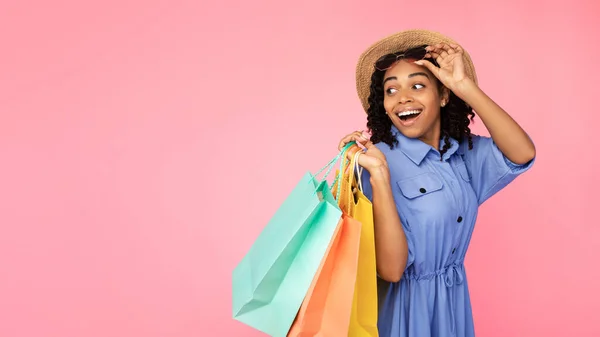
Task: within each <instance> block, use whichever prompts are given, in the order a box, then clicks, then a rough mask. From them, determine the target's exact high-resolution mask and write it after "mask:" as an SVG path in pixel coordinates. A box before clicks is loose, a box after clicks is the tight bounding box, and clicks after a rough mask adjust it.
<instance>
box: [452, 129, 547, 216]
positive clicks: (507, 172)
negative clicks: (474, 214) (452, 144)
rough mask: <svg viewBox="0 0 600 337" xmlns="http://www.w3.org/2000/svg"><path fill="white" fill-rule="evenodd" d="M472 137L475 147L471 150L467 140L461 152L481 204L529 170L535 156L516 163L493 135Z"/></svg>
mask: <svg viewBox="0 0 600 337" xmlns="http://www.w3.org/2000/svg"><path fill="white" fill-rule="evenodd" d="M472 139H473V149H471V150H469V149H468V148H467V146H468V144H467V142H464V143H463V144H462V145H463V147H464V148H463V149H462V151H461V152H462V153H463V159H464V161H465V164H466V167H467V170H468V172H469V176H470V178H471V185H472V186H473V189H474V190H475V193H476V195H477V199H478V200H479V204H480V205H481V204H483V203H484V202H485V201H486V200H487V199H489V198H490V197H491V196H493V195H494V194H496V193H498V192H499V191H500V190H502V189H503V188H504V187H506V186H507V185H508V184H510V183H511V182H512V181H513V180H515V178H517V177H518V176H519V175H521V174H523V173H524V172H526V171H527V170H529V169H530V168H531V167H532V166H533V163H534V162H535V158H534V159H532V160H531V161H529V162H528V163H525V164H523V165H519V164H515V163H513V162H512V161H510V160H509V159H508V158H507V157H506V156H505V155H504V154H503V153H502V151H500V149H499V148H498V146H497V145H496V143H495V142H494V140H493V139H492V138H491V137H484V136H477V135H472Z"/></svg>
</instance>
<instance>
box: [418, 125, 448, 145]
mask: <svg viewBox="0 0 600 337" xmlns="http://www.w3.org/2000/svg"><path fill="white" fill-rule="evenodd" d="M441 130H442V126H441V121H440V120H439V119H438V120H437V122H436V123H435V124H434V126H433V127H432V128H431V129H430V130H429V131H427V132H425V134H424V135H423V136H421V137H419V140H420V141H422V142H424V143H425V144H428V145H430V146H431V147H433V148H434V149H436V150H437V151H439V150H440V149H439V147H440V138H441V133H442V131H441Z"/></svg>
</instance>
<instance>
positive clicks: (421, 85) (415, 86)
mask: <svg viewBox="0 0 600 337" xmlns="http://www.w3.org/2000/svg"><path fill="white" fill-rule="evenodd" d="M413 88H415V89H423V88H425V86H424V85H423V84H419V83H417V84H415V85H413Z"/></svg>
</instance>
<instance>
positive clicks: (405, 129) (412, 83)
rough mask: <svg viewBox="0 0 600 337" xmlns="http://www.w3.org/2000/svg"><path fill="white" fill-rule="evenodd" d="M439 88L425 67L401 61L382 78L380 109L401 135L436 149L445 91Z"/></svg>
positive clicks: (404, 60) (446, 95)
mask: <svg viewBox="0 0 600 337" xmlns="http://www.w3.org/2000/svg"><path fill="white" fill-rule="evenodd" d="M441 92H442V95H440V90H439V88H438V81H437V79H436V78H435V77H434V75H433V74H432V73H431V72H430V71H429V70H428V69H427V68H425V67H423V66H419V65H417V64H414V63H413V61H412V60H406V59H402V60H400V61H398V62H397V63H396V64H394V65H393V66H392V67H390V68H389V69H388V70H387V71H386V72H385V75H384V77H383V97H384V98H383V106H384V108H385V111H386V112H387V114H388V116H389V118H390V119H391V120H392V123H393V124H394V125H395V126H396V128H398V130H399V131H400V132H402V134H404V135H405V136H406V137H409V138H418V139H421V140H422V141H424V142H426V143H428V144H430V145H431V146H433V147H435V148H438V146H439V139H440V125H441V124H440V105H441V104H442V102H446V101H447V99H448V91H447V89H445V88H444V90H442V91H441Z"/></svg>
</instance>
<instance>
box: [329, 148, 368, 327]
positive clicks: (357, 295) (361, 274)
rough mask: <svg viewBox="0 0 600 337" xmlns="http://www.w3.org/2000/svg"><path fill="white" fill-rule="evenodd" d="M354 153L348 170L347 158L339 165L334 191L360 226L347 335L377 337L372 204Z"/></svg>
mask: <svg viewBox="0 0 600 337" xmlns="http://www.w3.org/2000/svg"><path fill="white" fill-rule="evenodd" d="M358 156H360V151H357V152H356V154H355V155H354V156H352V160H351V161H350V163H349V164H348V166H347V167H344V166H345V165H344V163H345V162H346V161H347V160H346V158H344V160H343V161H342V164H341V165H340V166H341V167H340V170H343V175H342V177H343V181H338V182H337V183H336V184H339V185H340V186H334V188H333V191H334V195H335V196H336V199H338V204H339V205H340V208H341V209H342V211H344V212H346V213H347V214H348V215H349V216H350V217H352V218H353V219H355V220H357V221H359V222H360V223H361V233H360V246H359V253H358V270H357V277H356V284H355V287H354V299H353V302H352V312H351V316H350V327H349V330H348V336H351V337H378V336H379V332H378V330H377V313H378V307H377V304H378V303H377V302H378V301H377V297H378V296H377V266H376V263H375V228H374V223H373V205H372V204H371V202H370V201H369V199H367V197H366V196H365V195H364V194H363V193H362V184H361V182H360V174H361V171H362V168H360V167H359V165H358Z"/></svg>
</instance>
